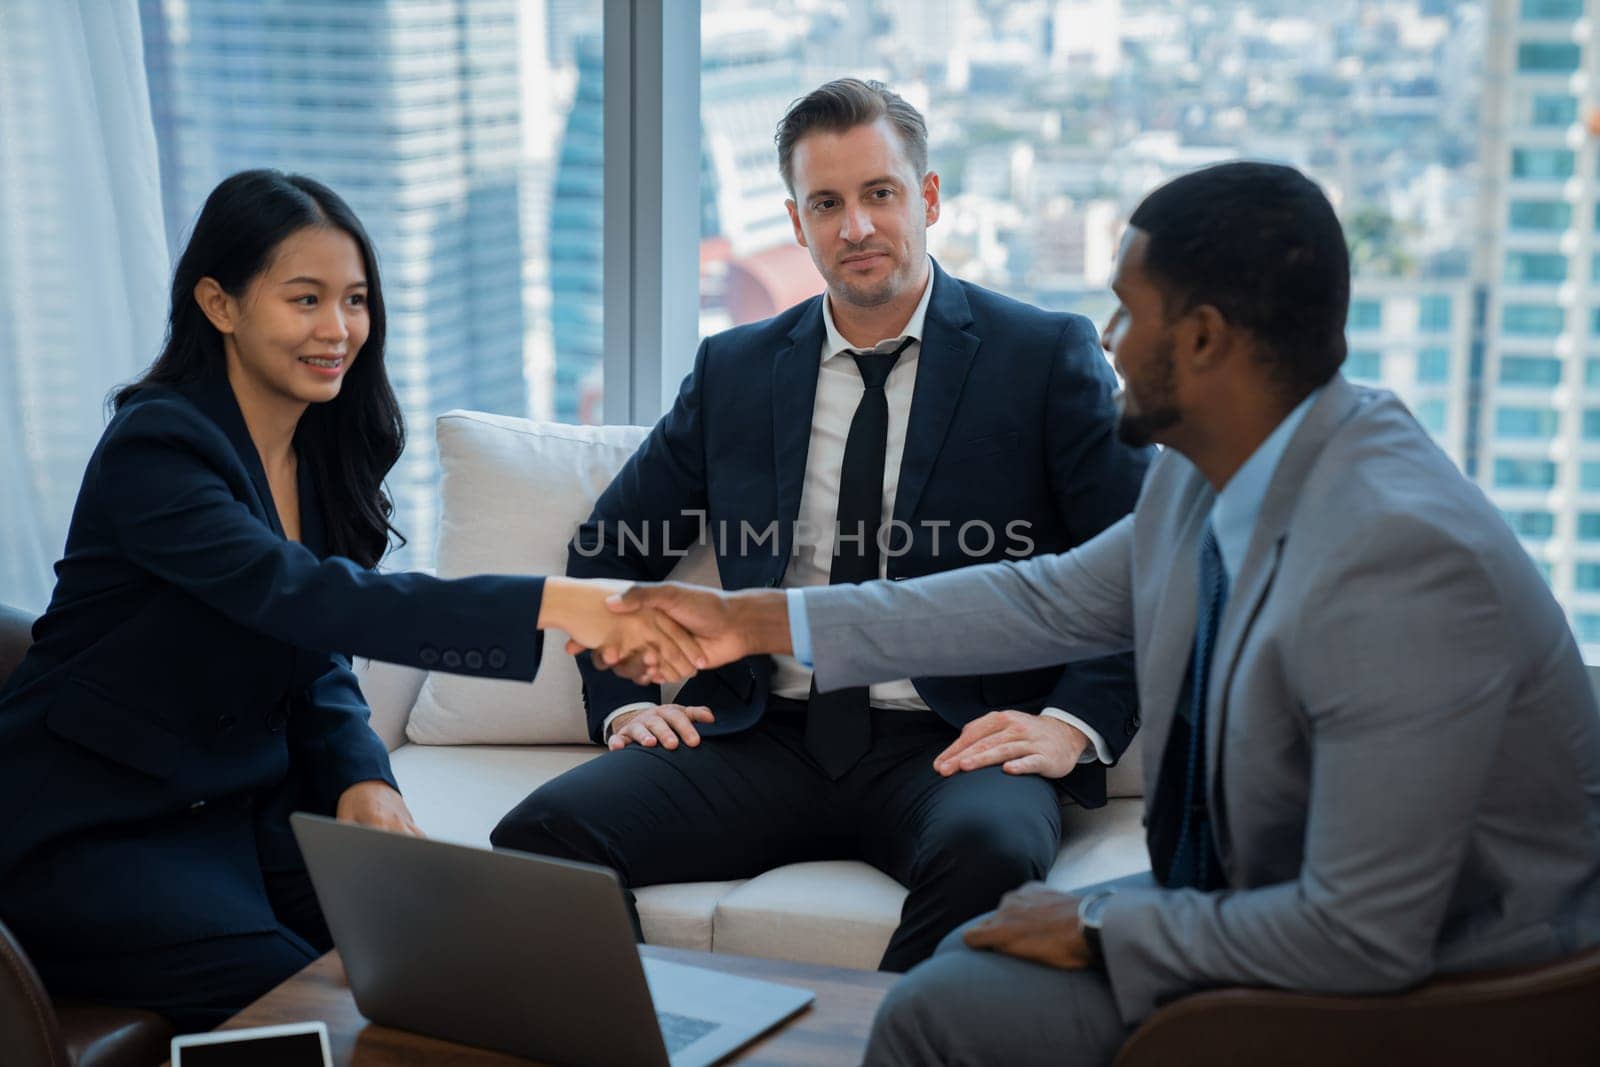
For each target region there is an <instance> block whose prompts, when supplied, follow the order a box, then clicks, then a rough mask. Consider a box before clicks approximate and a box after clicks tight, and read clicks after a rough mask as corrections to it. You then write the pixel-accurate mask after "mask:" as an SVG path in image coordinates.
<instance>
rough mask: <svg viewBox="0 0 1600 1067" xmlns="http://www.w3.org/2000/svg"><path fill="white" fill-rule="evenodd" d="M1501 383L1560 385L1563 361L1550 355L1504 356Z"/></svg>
mask: <svg viewBox="0 0 1600 1067" xmlns="http://www.w3.org/2000/svg"><path fill="white" fill-rule="evenodd" d="M1500 384H1501V385H1560V384H1561V361H1560V360H1559V359H1554V358H1552V357H1548V356H1503V357H1501V359H1500Z"/></svg>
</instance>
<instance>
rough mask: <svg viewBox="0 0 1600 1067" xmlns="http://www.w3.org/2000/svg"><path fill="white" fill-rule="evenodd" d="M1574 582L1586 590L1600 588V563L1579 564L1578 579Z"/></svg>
mask: <svg viewBox="0 0 1600 1067" xmlns="http://www.w3.org/2000/svg"><path fill="white" fill-rule="evenodd" d="M1573 584H1575V585H1576V586H1577V587H1578V588H1579V589H1582V590H1584V591H1585V592H1593V591H1594V590H1597V589H1600V563H1580V564H1578V566H1577V570H1576V581H1575V582H1574V583H1573Z"/></svg>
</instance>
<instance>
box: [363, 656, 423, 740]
mask: <svg viewBox="0 0 1600 1067" xmlns="http://www.w3.org/2000/svg"><path fill="white" fill-rule="evenodd" d="M355 670H356V677H358V678H360V679H361V693H362V695H363V696H365V697H366V698H367V703H368V704H370V705H371V706H372V729H373V730H374V731H375V732H376V733H377V735H378V736H379V737H381V738H382V739H383V744H384V747H386V748H387V749H388V750H389V751H390V752H393V751H394V750H395V749H397V748H399V747H400V746H401V745H403V744H405V743H406V724H407V723H408V722H410V721H411V709H412V707H414V706H415V705H416V703H417V695H418V694H419V693H421V692H422V683H423V682H424V681H426V680H427V677H428V672H427V671H425V670H422V669H421V668H419V667H404V666H401V665H399V664H397V663H381V662H379V661H377V660H370V659H358V660H356V662H355Z"/></svg>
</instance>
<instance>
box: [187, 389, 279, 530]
mask: <svg viewBox="0 0 1600 1067" xmlns="http://www.w3.org/2000/svg"><path fill="white" fill-rule="evenodd" d="M181 391H182V392H184V393H185V394H187V395H188V396H189V398H190V399H191V400H193V401H194V402H195V404H196V405H197V406H198V407H199V408H200V410H201V411H203V412H205V414H206V417H207V418H209V419H210V420H211V421H212V422H214V423H216V424H217V427H218V428H219V429H220V430H221V431H222V432H223V434H224V435H225V436H226V437H227V438H228V443H229V444H231V445H233V450H234V452H235V453H236V454H237V455H238V457H239V462H241V463H243V464H244V469H245V473H246V474H248V475H249V476H250V485H251V488H253V489H254V490H255V491H256V510H257V511H258V512H259V513H260V514H261V515H263V516H264V517H265V518H266V520H267V526H268V527H270V528H271V530H272V532H273V533H275V534H277V535H278V536H279V537H282V536H283V524H282V523H281V522H279V521H278V509H277V506H276V505H275V504H274V503H273V501H272V489H271V487H270V486H269V485H268V484H267V471H266V468H265V467H263V466H262V465H261V453H260V452H258V451H257V450H256V443H255V440H254V439H253V438H251V436H250V429H249V427H247V426H246V425H245V422H244V413H243V412H241V411H240V410H239V401H238V400H236V399H235V398H234V395H233V386H231V385H229V384H228V376H227V374H226V373H225V372H224V371H222V370H221V369H218V370H215V371H211V372H209V373H207V374H206V376H205V377H204V378H202V379H201V380H200V381H198V382H195V383H193V384H192V385H190V386H186V387H183V388H182V390H181Z"/></svg>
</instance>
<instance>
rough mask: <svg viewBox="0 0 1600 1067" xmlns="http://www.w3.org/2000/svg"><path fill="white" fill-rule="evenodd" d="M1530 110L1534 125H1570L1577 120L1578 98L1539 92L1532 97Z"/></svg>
mask: <svg viewBox="0 0 1600 1067" xmlns="http://www.w3.org/2000/svg"><path fill="white" fill-rule="evenodd" d="M1531 111H1532V121H1533V125H1535V126H1571V125H1572V124H1573V123H1574V122H1577V121H1578V98H1577V97H1575V96H1565V95H1561V96H1552V95H1550V94H1546V93H1541V94H1539V95H1537V96H1535V97H1534V98H1533V106H1532V108H1531Z"/></svg>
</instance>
